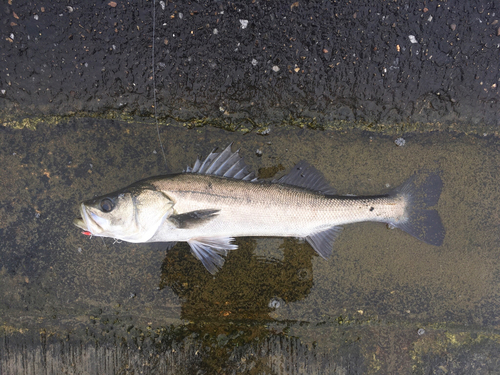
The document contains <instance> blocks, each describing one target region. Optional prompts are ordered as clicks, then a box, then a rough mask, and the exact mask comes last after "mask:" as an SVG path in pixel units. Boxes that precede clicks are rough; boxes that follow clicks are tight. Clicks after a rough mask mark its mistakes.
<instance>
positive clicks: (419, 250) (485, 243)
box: [0, 119, 500, 374]
mask: <svg viewBox="0 0 500 375" xmlns="http://www.w3.org/2000/svg"><path fill="white" fill-rule="evenodd" d="M160 133H161V137H162V140H163V142H164V145H165V152H166V160H167V164H168V171H170V172H178V171H181V170H182V169H183V168H185V166H187V165H190V164H192V163H193V161H194V160H195V159H196V157H197V156H199V155H206V154H207V153H208V152H209V151H211V150H212V149H213V148H214V147H224V146H226V145H227V144H228V143H230V142H234V147H235V148H241V153H242V155H243V156H244V157H245V160H246V161H247V163H248V164H249V165H250V166H251V168H252V169H253V170H256V171H259V173H260V174H261V175H263V176H265V177H270V176H271V175H273V173H277V174H276V176H279V175H281V174H283V173H285V172H286V170H288V169H289V168H291V167H292V166H293V165H294V164H295V163H296V162H298V161H299V160H302V159H305V160H308V161H309V162H310V163H311V164H313V165H314V166H315V167H316V168H317V169H319V170H320V171H321V172H323V173H324V175H325V176H326V178H327V179H328V180H329V181H331V184H332V186H334V187H335V188H336V189H337V191H338V192H339V193H340V194H349V193H351V194H358V195H365V194H378V193H381V192H384V191H387V190H388V189H390V188H391V187H394V186H397V185H399V184H401V183H402V182H404V181H405V180H406V179H407V178H408V177H409V176H411V175H412V174H413V173H415V172H418V171H421V170H435V171H439V172H440V174H441V177H442V179H443V182H444V188H443V192H442V195H441V199H440V201H439V204H438V207H437V209H438V210H439V212H440V215H441V217H442V219H443V223H444V226H445V228H446V237H445V241H444V244H443V245H442V246H441V247H434V246H430V245H427V244H425V243H422V242H419V241H418V240H416V239H415V238H413V237H411V236H409V235H408V234H406V233H404V232H402V231H399V230H389V229H387V228H386V227H385V226H384V225H382V224H377V223H361V224H354V225H347V226H345V230H344V231H343V233H342V234H341V236H340V237H339V238H338V240H337V241H336V242H335V247H334V254H333V256H332V258H331V259H329V260H323V259H321V258H319V257H317V256H316V255H315V253H314V251H313V250H312V249H311V248H310V247H309V246H308V245H307V244H304V243H301V242H300V241H297V240H292V239H274V238H273V239H265V238H241V239H238V240H237V244H238V245H239V250H237V251H235V252H232V253H230V254H229V256H228V257H227V261H226V264H225V265H224V267H223V269H222V270H221V271H220V272H219V273H218V274H217V275H216V276H215V277H212V276H211V275H210V274H208V273H207V272H206V270H205V269H204V268H203V266H202V265H201V263H200V262H199V261H197V260H196V259H195V258H194V257H193V256H192V255H191V254H190V253H189V249H188V247H187V246H186V245H183V244H178V245H177V246H176V247H174V248H173V249H172V250H170V251H168V252H166V251H165V249H164V248H163V247H162V245H161V244H155V245H151V244H149V245H148V244H127V243H114V241H113V240H112V239H104V240H102V239H100V238H89V237H87V236H84V235H82V234H81V231H80V230H79V229H77V228H76V227H74V226H73V225H72V220H73V218H74V217H75V216H76V215H77V214H78V202H80V201H81V200H83V199H88V198H91V197H93V196H94V195H101V194H103V193H106V192H110V191H113V190H116V189H117V188H121V187H124V186H126V185H128V184H130V183H133V182H135V181H137V180H139V179H142V178H145V177H148V176H152V175H157V174H164V173H165V172H166V169H167V168H166V167H165V165H164V161H163V156H162V154H161V151H160V149H159V146H158V139H157V136H156V128H155V127H154V126H144V125H143V124H129V123H123V122H119V121H109V120H108V121H106V120H92V119H80V120H79V119H72V120H69V121H68V122H67V123H65V124H64V125H60V126H53V125H40V126H39V128H38V129H37V130H36V131H32V130H28V129H23V130H13V129H9V128H5V127H3V128H1V129H0V165H2V172H1V179H0V237H1V246H0V264H1V268H0V293H1V296H0V315H1V320H0V322H1V326H0V330H1V333H2V341H1V344H0V358H1V359H0V366H1V367H0V368H1V371H2V373H7V374H10V373H21V374H35V373H40V372H43V373H47V374H56V373H61V372H66V373H75V374H76V373H109V374H112V373H146V374H148V373H150V374H154V373H167V372H168V371H171V372H173V373H180V374H182V373H209V374H211V373H269V374H271V373H282V374H285V373H318V374H321V373H334V374H337V373H338V374H357V373H369V374H402V373H416V374H427V373H453V374H461V373H470V372H471V371H475V372H474V373H479V374H482V373H489V372H488V371H490V372H491V371H494V370H495V369H496V368H498V365H499V364H500V356H499V355H498V353H499V352H500V336H499V321H500V315H499V314H498V311H499V308H500V288H499V285H500V284H499V281H500V280H499V277H500V272H499V269H500V264H499V262H500V261H499V259H498V243H499V230H498V229H499V228H498V223H499V215H500V214H499V209H498V205H497V202H498V200H499V198H500V188H499V187H498V172H499V167H498V166H499V165H500V153H499V148H500V146H499V145H500V142H499V140H498V138H495V137H479V136H466V135H463V134H456V133H446V132H440V133H431V134H405V135H403V138H404V140H405V145H404V146H402V147H400V146H397V145H396V143H395V140H396V137H390V136H378V135H374V134H371V133H364V132H356V131H354V132H334V131H324V132H318V131H312V130H308V129H288V128H274V129H273V130H272V131H271V132H270V133H269V134H268V135H265V136H264V135H259V134H257V133H256V132H251V133H247V134H242V133H240V132H236V133H228V132H225V131H222V130H218V129H215V128H210V127H205V128H195V129H187V128H179V127H161V128H160ZM257 149H259V150H261V151H262V155H261V156H257V154H256V151H257Z"/></svg>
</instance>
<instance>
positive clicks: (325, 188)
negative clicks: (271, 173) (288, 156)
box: [273, 160, 335, 195]
mask: <svg viewBox="0 0 500 375" xmlns="http://www.w3.org/2000/svg"><path fill="white" fill-rule="evenodd" d="M273 182H276V183H278V184H286V185H292V186H297V187H301V188H304V189H309V190H313V191H316V192H318V193H321V194H325V195H333V194H335V190H334V189H333V188H332V187H331V186H330V184H329V183H328V181H326V179H325V178H324V177H323V175H322V174H321V172H319V171H318V170H317V169H316V168H314V167H313V166H311V165H309V163H307V162H306V161H304V160H302V161H300V162H298V163H297V164H296V165H295V167H293V168H292V170H291V171H290V172H288V174H286V175H284V176H283V177H281V178H280V179H279V180H274V181H273Z"/></svg>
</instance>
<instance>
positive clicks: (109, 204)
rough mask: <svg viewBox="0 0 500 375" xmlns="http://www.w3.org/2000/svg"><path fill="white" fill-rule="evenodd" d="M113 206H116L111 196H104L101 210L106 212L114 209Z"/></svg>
mask: <svg viewBox="0 0 500 375" xmlns="http://www.w3.org/2000/svg"><path fill="white" fill-rule="evenodd" d="M113 208H115V205H114V204H113V201H112V200H111V199H109V198H104V199H103V200H102V201H101V210H102V211H104V212H111V211H113Z"/></svg>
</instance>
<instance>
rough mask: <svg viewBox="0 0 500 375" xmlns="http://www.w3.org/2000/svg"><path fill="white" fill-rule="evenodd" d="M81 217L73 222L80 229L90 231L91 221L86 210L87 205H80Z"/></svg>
mask: <svg viewBox="0 0 500 375" xmlns="http://www.w3.org/2000/svg"><path fill="white" fill-rule="evenodd" d="M80 215H81V217H78V218H76V219H75V220H73V224H74V225H76V226H77V227H78V228H80V229H83V230H85V231H90V232H92V231H91V230H90V225H89V224H90V223H91V219H90V217H89V215H88V213H87V210H86V209H85V205H84V204H83V203H82V204H81V205H80Z"/></svg>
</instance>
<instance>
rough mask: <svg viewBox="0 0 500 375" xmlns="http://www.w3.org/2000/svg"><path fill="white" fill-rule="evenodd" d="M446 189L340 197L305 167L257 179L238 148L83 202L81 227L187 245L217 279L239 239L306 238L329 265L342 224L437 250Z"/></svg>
mask: <svg viewBox="0 0 500 375" xmlns="http://www.w3.org/2000/svg"><path fill="white" fill-rule="evenodd" d="M441 188H442V182H441V178H440V177H439V175H438V174H428V175H427V176H426V177H421V176H417V175H414V176H413V177H410V178H409V179H408V181H407V182H406V183H404V184H403V185H402V186H400V187H398V188H396V189H394V190H392V191H391V192H389V193H388V194H383V195H375V196H344V195H336V193H335V191H334V190H333V189H332V188H331V187H330V185H329V184H328V182H327V181H326V180H325V178H324V177H323V176H322V175H321V174H320V172H318V171H317V170H316V169H315V168H313V167H312V166H310V165H309V164H308V163H306V162H305V161H301V162H299V163H298V164H297V165H296V166H295V167H294V168H293V169H292V171H291V172H290V173H288V174H287V175H285V176H283V177H281V178H280V179H278V180H273V181H265V180H259V179H257V178H256V177H255V174H254V173H253V172H250V171H249V169H248V167H247V166H246V165H245V163H244V161H243V159H242V157H241V156H240V155H239V151H236V152H232V151H231V145H229V146H228V147H227V148H226V149H225V150H224V151H222V152H220V153H218V152H216V151H215V150H214V151H213V152H212V153H210V155H208V157H207V158H206V159H205V160H203V161H202V160H200V159H197V160H196V163H195V164H194V166H193V167H192V168H191V167H188V168H187V170H185V171H184V172H183V173H178V174H171V175H166V176H157V177H151V178H147V179H145V180H141V181H138V182H136V183H134V184H132V185H130V186H128V187H126V188H124V189H122V190H119V191H116V192H114V193H110V194H106V195H103V196H101V197H98V198H94V199H91V200H88V201H85V202H83V203H81V205H80V214H81V218H78V219H76V220H75V221H74V224H75V225H76V226H78V227H80V228H82V229H83V230H84V231H86V232H84V233H86V234H91V235H94V236H101V237H112V238H115V239H118V240H122V241H127V242H135V243H143V242H168V243H169V244H168V245H167V246H168V248H170V247H171V246H173V245H174V244H175V243H176V242H179V241H184V242H187V243H188V244H189V245H190V247H191V250H192V253H193V254H194V256H195V257H196V258H198V259H199V260H200V261H201V262H202V263H203V265H204V266H205V267H206V269H207V270H208V271H209V272H210V273H212V274H215V273H216V272H217V271H218V269H219V268H220V267H222V265H223V264H224V258H223V256H225V255H227V251H228V250H235V249H236V248H237V245H235V244H233V243H232V241H233V240H234V238H235V237H245V236H258V237H264V236H272V237H297V238H303V239H305V240H306V241H307V242H308V243H309V244H310V245H311V246H312V247H313V248H314V250H316V252H317V253H318V254H319V255H320V256H321V257H323V258H325V259H326V258H328V257H329V256H330V255H331V253H332V251H333V242H334V241H335V238H336V237H337V236H338V234H339V233H340V231H341V229H342V227H341V225H344V224H350V223H357V222H363V221H377V222H382V223H386V224H388V225H389V226H391V227H396V228H399V229H402V230H404V231H405V232H407V233H409V234H411V235H412V236H414V237H416V238H418V239H420V240H422V241H424V242H426V243H428V244H431V245H436V246H439V245H441V244H442V242H443V239H444V235H445V230H444V227H443V225H442V223H441V219H440V217H439V214H438V212H437V211H436V210H433V209H429V208H430V207H432V206H434V205H436V204H437V202H438V200H439V195H440V193H441Z"/></svg>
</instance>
